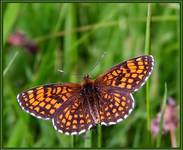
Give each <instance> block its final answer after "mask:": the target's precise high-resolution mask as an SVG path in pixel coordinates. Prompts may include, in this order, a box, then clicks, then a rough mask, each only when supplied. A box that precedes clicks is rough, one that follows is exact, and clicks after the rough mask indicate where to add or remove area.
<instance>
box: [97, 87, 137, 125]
mask: <svg viewBox="0 0 183 150" xmlns="http://www.w3.org/2000/svg"><path fill="white" fill-rule="evenodd" d="M134 105H135V101H134V99H133V96H132V94H130V93H126V92H124V91H122V90H121V89H120V88H108V89H107V88H106V89H105V90H104V89H101V90H100V101H99V107H100V120H101V124H103V125H112V124H116V123H118V122H120V121H122V120H124V119H126V118H127V117H128V116H129V114H130V113H131V112H132V110H133V108H134Z"/></svg>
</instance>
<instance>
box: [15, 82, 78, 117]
mask: <svg viewBox="0 0 183 150" xmlns="http://www.w3.org/2000/svg"><path fill="white" fill-rule="evenodd" d="M80 88H81V87H80V85H79V84H73V83H66V84H49V85H43V86H39V87H35V88H32V89H29V90H27V91H24V92H22V93H20V94H19V95H18V96H17V100H18V102H19V104H20V106H21V108H22V109H23V110H25V111H26V112H27V113H29V114H31V115H33V116H35V117H37V118H41V119H45V120H48V119H51V118H53V116H54V114H55V112H56V111H57V110H58V109H59V108H60V107H61V106H62V105H63V104H64V102H66V101H67V100H69V99H70V98H71V97H72V96H74V95H75V93H77V91H78V90H79V89H80Z"/></svg>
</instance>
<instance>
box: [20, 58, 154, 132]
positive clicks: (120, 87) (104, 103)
mask: <svg viewBox="0 0 183 150" xmlns="http://www.w3.org/2000/svg"><path fill="white" fill-rule="evenodd" d="M153 66H154V59H153V56H151V55H144V56H139V57H136V58H133V59H129V60H127V61H124V62H122V63H120V64H117V65H116V66H114V67H112V68H111V69H109V70H107V71H106V72H104V73H103V74H101V75H99V76H98V77H97V78H96V79H95V80H92V79H91V78H90V77H89V75H85V76H84V78H83V81H82V82H81V83H55V84H48V85H42V86H38V87H35V88H32V89H29V90H27V91H24V92H22V93H20V94H18V95H17V100H18V103H19V105H20V106H21V108H22V109H23V110H25V111H26V112H27V113H29V114H31V115H32V116H35V117H37V118H40V119H44V120H52V123H53V126H54V128H55V129H56V130H57V131H59V132H60V133H64V134H66V135H76V134H81V133H84V132H86V131H88V130H89V129H90V128H91V127H93V126H95V125H97V124H101V125H105V126H108V125H113V124H116V123H118V122H121V121H122V120H124V119H126V118H127V117H128V116H129V114H130V113H131V112H132V110H133V109H134V106H135V101H134V98H133V96H132V93H133V92H135V91H137V90H138V89H139V88H140V87H141V86H142V85H144V83H145V82H146V80H147V79H148V78H149V76H150V75H151V73H152V70H153Z"/></svg>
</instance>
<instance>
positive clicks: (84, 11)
mask: <svg viewBox="0 0 183 150" xmlns="http://www.w3.org/2000/svg"><path fill="white" fill-rule="evenodd" d="M148 11H149V13H148ZM179 13H180V10H179V5H178V4H173V3H167V4H166V3H163V4H161V3H152V4H151V5H149V9H148V4H146V3H135V4H133V3H129V4H127V3H121V4H118V3H111V4H109V3H101V4H100V3H75V4H72V3H32V4H31V3H27V4H26V3H7V4H4V7H3V14H4V20H3V25H4V29H3V32H4V33H3V38H4V41H3V44H4V45H3V46H4V51H3V56H4V57H3V59H4V60H3V61H4V66H3V67H4V72H3V77H4V89H3V92H4V98H3V119H2V120H3V122H2V125H3V147H9V148H10V147H14V148H15V147H24V148H25V147H33V148H39V147H44V148H62V147H75V148H81V147H89V148H95V147H102V148H119V147H125V148H144V147H145V148H152V147H171V146H172V144H171V138H170V134H169V133H166V134H163V135H162V133H163V131H160V132H159V134H158V138H157V137H156V138H154V137H153V136H152V133H151V127H150V124H151V120H152V119H153V118H155V117H156V115H157V114H158V112H159V111H161V112H164V113H165V112H166V111H164V108H165V102H166V99H167V98H168V97H172V98H173V99H174V100H175V102H176V105H179V103H180V100H179V99H180V97H179V94H180V93H179V86H180V85H179V84H180V76H179V73H180V72H179V68H180V65H179V62H180V60H179V55H180V53H179V49H180V47H179V46H180V37H179V32H180V30H179V27H180V26H179ZM148 14H149V15H148ZM150 21H151V23H150ZM104 54H105V55H104ZM144 54H151V55H153V56H154V59H155V67H154V70H153V73H152V75H151V77H150V79H149V81H148V83H147V84H146V85H145V86H143V87H142V88H141V89H139V91H138V92H135V93H134V94H133V95H134V98H135V101H136V106H135V109H134V110H133V112H132V114H131V115H130V116H129V117H128V118H127V119H126V120H125V121H123V122H121V123H119V124H116V125H112V126H108V127H106V126H96V127H94V128H92V129H91V130H90V131H89V132H87V133H86V134H82V135H79V136H67V135H63V134H60V133H58V132H56V131H55V129H54V128H53V125H52V123H51V122H49V121H44V120H40V119H37V118H35V117H32V116H30V115H29V114H27V113H26V112H24V111H22V110H21V108H20V107H19V104H18V102H17V100H16V96H17V94H18V93H20V92H22V91H23V90H26V89H29V88H32V87H34V86H38V85H42V84H48V83H54V82H80V81H81V80H82V76H83V74H86V73H89V74H90V76H91V77H92V78H93V79H94V78H96V77H97V76H98V75H100V74H101V73H103V72H104V71H105V70H107V69H109V68H110V67H112V66H113V65H115V64H117V63H120V62H122V61H124V60H127V59H129V58H133V57H136V56H139V55H144ZM58 70H63V71H64V72H63V73H60V72H59V71H58ZM165 85H166V86H165ZM162 105H163V106H162ZM162 119H163V117H162V116H161V125H160V129H161V130H162V128H163V127H162V123H163V121H162ZM179 132H180V127H179V126H178V128H176V130H175V135H176V136H175V138H174V140H176V146H179V145H180V134H179Z"/></svg>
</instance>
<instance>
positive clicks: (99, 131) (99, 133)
mask: <svg viewBox="0 0 183 150" xmlns="http://www.w3.org/2000/svg"><path fill="white" fill-rule="evenodd" d="M97 135H98V143H97V147H98V148H101V146H102V129H101V125H98V126H97Z"/></svg>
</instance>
